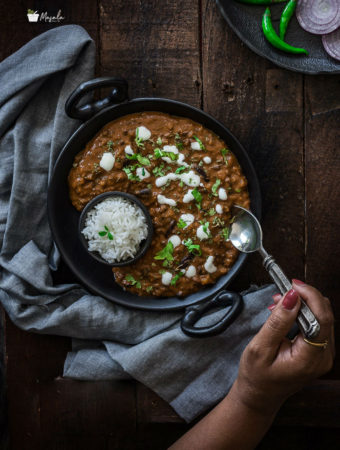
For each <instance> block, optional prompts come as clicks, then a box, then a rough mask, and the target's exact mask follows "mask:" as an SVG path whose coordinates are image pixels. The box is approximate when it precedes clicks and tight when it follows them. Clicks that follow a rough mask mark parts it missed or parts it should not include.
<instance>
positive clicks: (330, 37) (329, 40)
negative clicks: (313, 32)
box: [322, 28, 340, 61]
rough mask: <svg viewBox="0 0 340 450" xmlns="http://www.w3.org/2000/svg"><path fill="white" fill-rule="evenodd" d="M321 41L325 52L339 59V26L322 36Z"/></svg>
mask: <svg viewBox="0 0 340 450" xmlns="http://www.w3.org/2000/svg"><path fill="white" fill-rule="evenodd" d="M322 43H323V46H324V47H325V50H326V52H327V53H328V54H329V55H330V56H331V57H332V58H335V59H337V60H338V61H340V28H338V29H337V30H335V31H333V32H332V33H329V34H324V35H323V36H322Z"/></svg>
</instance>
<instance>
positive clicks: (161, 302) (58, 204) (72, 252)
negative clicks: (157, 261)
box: [48, 98, 261, 310]
mask: <svg viewBox="0 0 340 450" xmlns="http://www.w3.org/2000/svg"><path fill="white" fill-rule="evenodd" d="M141 111H161V112H166V113H169V114H173V115H176V116H183V117H188V118H190V119H192V120H194V121H196V122H199V123H201V124H202V125H204V126H205V127H207V128H209V129H210V130H212V131H214V132H215V133H216V134H217V135H218V136H220V137H221V138H222V139H223V140H224V141H225V142H226V143H227V144H228V146H229V148H230V149H231V151H232V152H233V153H234V154H235V156H236V157H237V159H238V161H239V163H240V165H241V167H242V170H243V172H244V174H245V176H246V178H247V180H248V187H249V193H250V199H251V209H252V210H253V212H254V213H255V214H256V215H257V216H258V217H259V215H260V209H261V195H260V189H259V184H258V180H257V176H256V173H255V171H254V168H253V165H252V163H251V161H250V159H249V157H248V155H247V153H246V152H245V150H244V149H243V147H242V146H241V144H240V143H239V142H238V141H237V140H236V139H235V137H234V136H233V135H232V134H231V133H230V132H229V131H228V130H227V129H226V128H225V127H224V126H223V125H222V124H221V123H220V122H218V121H216V120H215V119H213V118H212V117H211V116H209V115H208V114H206V113H204V112H203V111H201V110H199V109H197V108H194V107H192V106H189V105H186V104H184V103H180V102H176V101H173V100H167V99H155V98H149V99H143V98H142V99H135V100H132V101H129V102H126V103H122V104H119V105H116V106H111V107H109V108H106V109H104V110H102V111H101V112H99V113H97V114H96V115H95V116H93V117H92V118H91V119H89V120H88V121H87V122H85V123H84V124H83V125H81V126H80V127H79V128H78V130H77V131H76V132H75V133H74V134H73V135H72V136H71V138H70V139H69V140H68V141H67V143H66V144H65V146H64V148H63V150H62V151H61V154H60V156H59V158H58V160H57V162H56V164H55V167H54V171H53V174H52V177H51V180H50V185H49V191H48V215H49V222H50V226H51V230H52V234H53V237H54V240H55V242H56V244H57V246H58V248H59V250H60V253H61V255H62V257H63V259H64V260H65V262H66V263H67V264H68V266H69V267H70V268H71V270H72V271H73V272H74V274H75V275H76V276H77V277H78V278H79V280H80V281H81V282H82V284H83V285H85V286H86V287H87V288H88V289H89V290H90V291H92V292H94V293H95V294H98V295H100V296H102V297H105V298H106V299H108V300H111V301H113V302H116V303H119V304H122V305H124V306H128V307H133V308H137V309H147V310H175V309H181V308H185V307H187V306H189V305H192V304H195V303H197V302H199V301H202V300H204V299H208V298H210V297H212V296H213V295H214V294H217V293H218V292H219V291H220V290H221V289H222V288H224V287H225V286H226V285H227V284H229V283H230V281H231V280H232V279H233V278H234V277H235V275H236V274H237V272H238V271H239V270H240V268H241V266H242V265H243V263H244V262H245V259H246V255H245V254H240V255H239V257H238V259H237V260H236V262H235V264H234V265H233V267H232V268H231V270H230V271H229V272H228V273H227V274H226V275H223V276H222V277H220V278H219V279H218V280H217V282H216V283H215V284H214V285H212V286H209V287H207V288H205V289H202V290H200V291H199V292H196V293H194V294H191V295H189V296H187V297H185V298H184V299H180V298H178V297H170V298H154V297H152V298H151V297H150V298H149V297H138V296H136V295H135V294H132V293H130V292H128V291H124V290H123V289H122V288H121V287H120V286H119V285H118V284H116V283H115V282H114V279H113V274H112V270H111V268H110V267H108V266H107V265H105V264H102V263H100V262H97V261H95V260H94V259H93V258H92V257H91V256H90V255H89V254H88V252H87V251H86V250H85V248H84V247H83V245H82V244H81V242H80V240H79V239H78V236H77V230H78V220H79V215H80V214H79V212H78V211H76V210H75V208H74V207H73V206H72V204H71V201H70V199H69V193H68V184H67V176H68V173H69V171H70V168H71V167H72V163H73V160H74V157H75V155H76V154H77V153H79V152H80V151H81V150H82V149H83V148H84V147H85V145H86V144H87V142H89V141H90V140H91V139H92V137H93V136H94V135H95V134H96V133H97V132H98V131H99V130H100V129H101V128H102V127H103V126H104V125H105V124H106V123H108V122H110V121H112V120H115V119H117V118H119V117H122V116H124V115H126V114H132V113H135V112H141Z"/></svg>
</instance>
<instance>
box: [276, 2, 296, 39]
mask: <svg viewBox="0 0 340 450" xmlns="http://www.w3.org/2000/svg"><path fill="white" fill-rule="evenodd" d="M296 4H297V0H290V1H289V2H288V3H287V5H286V7H285V9H284V10H283V12H282V14H281V19H280V39H282V40H283V41H284V39H285V36H286V31H287V27H288V24H289V22H290V19H291V18H292V16H293V14H294V11H295V9H296Z"/></svg>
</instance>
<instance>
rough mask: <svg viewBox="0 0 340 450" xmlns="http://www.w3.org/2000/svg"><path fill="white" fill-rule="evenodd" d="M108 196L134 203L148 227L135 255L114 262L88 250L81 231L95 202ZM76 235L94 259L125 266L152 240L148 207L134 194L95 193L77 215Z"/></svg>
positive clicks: (142, 252)
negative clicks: (78, 215) (146, 233)
mask: <svg viewBox="0 0 340 450" xmlns="http://www.w3.org/2000/svg"><path fill="white" fill-rule="evenodd" d="M109 197H122V198H125V199H127V200H129V201H130V202H131V203H134V204H135V205H137V206H138V207H139V208H140V209H141V210H142V211H143V214H144V216H145V220H146V224H147V227H148V235H147V237H146V239H144V240H143V241H142V242H141V244H140V247H139V250H138V252H137V253H136V255H135V256H134V257H133V258H129V259H126V260H124V261H120V262H115V263H109V262H108V261H106V260H105V259H104V258H102V257H101V256H100V255H99V253H97V252H91V251H89V249H88V245H87V243H88V241H87V239H86V238H85V236H84V235H83V233H82V230H83V229H84V227H85V220H86V217H87V213H88V212H89V211H90V210H91V209H92V208H94V207H95V206H96V204H97V203H99V202H101V201H103V200H105V199H107V198H109ZM78 235H79V239H80V241H81V243H82V244H83V246H84V248H85V249H86V251H87V252H88V254H89V255H91V256H92V258H94V259H96V260H97V261H99V262H101V263H103V264H106V265H107V266H111V267H121V266H127V265H129V264H132V263H134V262H136V261H137V260H138V259H139V258H141V257H142V256H143V255H144V253H145V252H146V251H147V249H148V248H149V246H150V244H151V241H152V236H153V225H152V219H151V216H150V213H149V211H148V209H147V208H146V206H145V205H144V204H143V203H142V202H141V201H140V200H139V199H138V198H137V197H135V196H134V195H131V194H128V193H126V192H120V191H110V192H104V193H103V194H100V195H97V196H96V197H94V198H93V199H92V200H91V201H90V202H89V203H88V204H87V205H86V206H85V208H84V209H83V211H82V212H81V214H80V217H79V226H78Z"/></svg>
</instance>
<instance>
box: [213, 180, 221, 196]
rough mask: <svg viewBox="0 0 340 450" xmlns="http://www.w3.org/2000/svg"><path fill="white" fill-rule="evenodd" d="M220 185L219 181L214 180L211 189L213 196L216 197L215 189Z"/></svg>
mask: <svg viewBox="0 0 340 450" xmlns="http://www.w3.org/2000/svg"><path fill="white" fill-rule="evenodd" d="M220 184H221V180H220V179H219V178H217V179H216V181H215V183H214V185H213V187H212V188H211V190H212V193H213V195H215V196H216V197H217V195H218V194H217V189H218V187H219V185H220Z"/></svg>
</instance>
